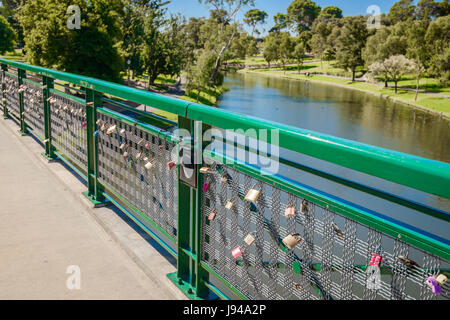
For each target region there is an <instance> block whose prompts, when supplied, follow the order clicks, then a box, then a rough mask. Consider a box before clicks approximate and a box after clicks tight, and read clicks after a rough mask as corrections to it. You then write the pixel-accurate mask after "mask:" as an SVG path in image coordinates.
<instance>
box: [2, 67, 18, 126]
mask: <svg viewBox="0 0 450 320" xmlns="http://www.w3.org/2000/svg"><path fill="white" fill-rule="evenodd" d="M5 84H6V88H5V95H6V108H8V112H10V113H11V114H12V115H13V116H15V117H16V118H17V119H19V118H20V106H19V80H18V78H17V77H15V76H12V75H9V74H5Z"/></svg>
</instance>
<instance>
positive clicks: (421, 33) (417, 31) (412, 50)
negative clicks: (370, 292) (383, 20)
mask: <svg viewBox="0 0 450 320" xmlns="http://www.w3.org/2000/svg"><path fill="white" fill-rule="evenodd" d="M427 24H428V22H427V21H421V20H419V21H414V22H413V23H412V24H411V26H410V28H409V29H408V38H407V43H408V49H407V57H408V58H410V59H412V60H413V61H415V73H416V76H417V77H416V79H417V84H416V96H415V99H414V100H417V96H418V95H419V87H420V78H421V77H422V74H423V73H424V72H425V70H426V68H425V65H426V64H427V63H428V60H429V54H428V46H427V43H426V42H425V41H424V39H425V35H426V32H427Z"/></svg>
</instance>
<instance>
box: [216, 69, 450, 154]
mask: <svg viewBox="0 0 450 320" xmlns="http://www.w3.org/2000/svg"><path fill="white" fill-rule="evenodd" d="M225 85H226V86H227V87H229V88H230V91H229V92H227V93H225V94H224V95H223V97H222V99H221V101H220V102H219V107H220V108H223V109H227V110H230V111H235V112H240V113H244V114H250V115H254V116H257V117H260V118H264V119H269V120H272V121H276V122H280V123H285V124H289V125H293V126H297V127H300V128H304V129H308V130H313V131H317V132H321V133H326V134H330V135H333V136H337V137H341V138H345V139H350V140H355V141H359V142H362V143H367V144H370V145H375V146H379V147H383V148H387V149H392V150H397V151H401V152H404V153H409V154H414V155H418V156H421V157H425V158H430V159H434V160H439V161H445V162H450V121H448V120H446V119H442V118H440V117H439V116H434V115H431V114H428V113H425V112H423V111H414V110H413V109H412V108H409V107H407V106H404V105H401V104H396V103H393V102H391V101H386V100H385V99H381V98H378V97H375V96H371V95H368V94H364V93H362V92H358V91H355V90H350V89H344V88H338V87H333V86H329V85H322V84H316V83H307V82H304V81H295V80H289V79H282V78H273V77H268V76H260V75H254V74H240V73H237V74H230V75H228V76H227V77H226V78H225ZM449 103H450V99H449Z"/></svg>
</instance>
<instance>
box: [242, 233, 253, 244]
mask: <svg viewBox="0 0 450 320" xmlns="http://www.w3.org/2000/svg"><path fill="white" fill-rule="evenodd" d="M244 241H245V243H246V244H248V245H249V246H251V245H252V244H253V243H255V237H254V236H253V235H252V234H251V233H249V234H248V235H247V236H246V237H245V239H244Z"/></svg>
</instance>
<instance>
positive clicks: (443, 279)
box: [436, 274, 448, 286]
mask: <svg viewBox="0 0 450 320" xmlns="http://www.w3.org/2000/svg"><path fill="white" fill-rule="evenodd" d="M436 281H437V282H438V283H439V285H440V286H443V285H445V284H446V283H447V281H448V278H447V276H446V275H444V274H440V275H438V276H437V277H436Z"/></svg>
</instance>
